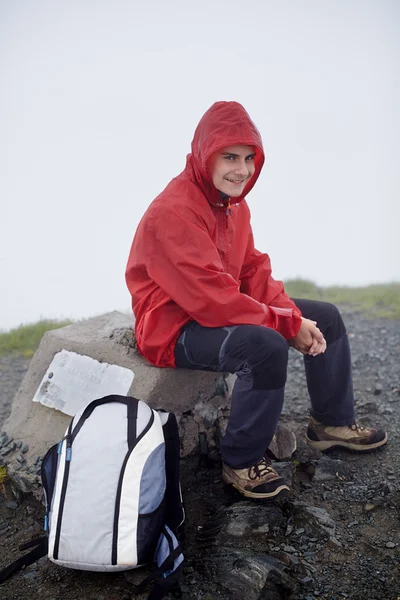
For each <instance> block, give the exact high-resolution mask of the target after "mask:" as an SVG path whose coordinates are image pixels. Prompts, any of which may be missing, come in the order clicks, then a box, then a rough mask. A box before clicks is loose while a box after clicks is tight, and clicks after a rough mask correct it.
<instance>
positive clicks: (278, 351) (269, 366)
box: [238, 325, 289, 389]
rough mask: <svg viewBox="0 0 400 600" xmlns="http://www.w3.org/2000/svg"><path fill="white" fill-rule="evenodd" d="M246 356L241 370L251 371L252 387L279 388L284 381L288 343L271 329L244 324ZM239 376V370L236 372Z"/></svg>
mask: <svg viewBox="0 0 400 600" xmlns="http://www.w3.org/2000/svg"><path fill="white" fill-rule="evenodd" d="M246 327H248V328H249V329H248V330H247V332H246V333H247V336H246V337H247V353H246V354H247V357H246V360H245V363H244V364H243V368H242V369H241V371H242V372H248V370H250V371H251V374H252V377H253V381H254V388H257V389H279V388H281V387H283V386H284V385H285V383H286V372H287V363H288V351H289V347H288V343H287V341H286V340H285V338H284V337H283V336H282V335H281V334H280V333H278V332H277V331H275V330H273V329H269V328H266V327H260V326H256V325H254V326H253V325H248V326H246ZM238 376H240V372H238Z"/></svg>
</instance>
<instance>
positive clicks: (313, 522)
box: [294, 502, 336, 541]
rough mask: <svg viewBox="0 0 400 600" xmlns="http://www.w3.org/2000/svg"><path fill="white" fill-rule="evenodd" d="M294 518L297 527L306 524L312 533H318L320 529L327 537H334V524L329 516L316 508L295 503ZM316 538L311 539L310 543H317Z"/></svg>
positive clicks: (323, 510) (321, 509)
mask: <svg viewBox="0 0 400 600" xmlns="http://www.w3.org/2000/svg"><path fill="white" fill-rule="evenodd" d="M294 518H295V521H296V524H297V525H300V524H301V525H303V524H304V523H308V524H309V525H310V526H311V527H312V529H313V531H314V532H320V530H321V529H322V530H323V531H324V532H325V533H327V534H328V535H329V537H334V536H335V530H336V524H335V521H334V520H333V519H332V517H331V516H330V514H329V513H328V512H327V511H326V510H325V509H324V508H320V507H318V506H310V505H307V504H305V503H302V502H296V503H295V511H294ZM317 540H318V538H311V539H310V541H317Z"/></svg>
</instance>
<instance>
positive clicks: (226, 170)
mask: <svg viewBox="0 0 400 600" xmlns="http://www.w3.org/2000/svg"><path fill="white" fill-rule="evenodd" d="M254 157H255V150H254V148H253V147H252V146H228V147H226V148H222V149H221V150H218V151H217V152H214V154H213V155H212V156H211V158H210V160H209V163H208V168H209V171H210V174H211V179H212V182H213V184H214V185H215V187H216V188H217V190H219V191H220V192H223V193H224V194H226V195H227V196H229V197H230V198H237V197H238V196H240V195H241V193H242V192H243V190H244V187H245V185H246V183H247V182H248V181H249V179H250V178H251V177H252V175H253V174H254V171H255V165H254Z"/></svg>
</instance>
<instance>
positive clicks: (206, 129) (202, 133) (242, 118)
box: [185, 102, 264, 204]
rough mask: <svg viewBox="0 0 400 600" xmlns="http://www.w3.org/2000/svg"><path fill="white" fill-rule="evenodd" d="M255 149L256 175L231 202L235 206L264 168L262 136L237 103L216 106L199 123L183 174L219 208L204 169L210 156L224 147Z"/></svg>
mask: <svg viewBox="0 0 400 600" xmlns="http://www.w3.org/2000/svg"><path fill="white" fill-rule="evenodd" d="M236 145H244V146H254V147H255V149H256V156H255V159H254V161H255V172H254V175H253V177H252V178H251V179H250V180H249V182H248V183H247V185H246V187H245V188H244V190H243V192H242V194H241V195H240V196H238V197H235V198H234V203H235V204H236V203H238V202H240V201H241V200H243V198H244V197H245V196H246V195H247V194H248V193H249V192H250V190H251V189H252V188H253V186H254V184H255V183H256V181H257V179H258V177H259V175H260V172H261V169H262V166H263V164H264V150H263V145H262V140H261V135H260V133H259V131H258V129H257V127H256V126H255V125H254V123H253V121H252V120H251V119H250V116H249V115H248V113H247V112H246V110H245V109H244V108H243V106H242V105H241V104H239V103H238V102H215V104H213V105H212V106H211V107H210V108H209V109H208V110H207V112H206V113H205V114H204V115H203V116H202V118H201V119H200V122H199V124H198V125H197V128H196V131H195V133H194V137H193V141H192V152H191V154H188V156H187V162H186V168H185V172H186V173H187V174H188V175H189V177H190V178H191V179H192V180H193V181H194V183H196V184H197V185H198V186H199V187H200V188H201V190H202V192H203V194H204V195H205V196H206V198H207V199H208V201H209V202H210V203H211V204H220V203H221V197H220V195H219V192H218V190H217V189H216V187H215V186H214V184H213V183H212V179H211V175H210V173H209V171H208V168H207V162H208V159H209V158H210V156H211V155H212V154H213V153H214V152H216V151H217V150H220V149H221V148H225V147H226V146H236Z"/></svg>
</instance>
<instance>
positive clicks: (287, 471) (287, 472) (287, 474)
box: [272, 462, 296, 487]
mask: <svg viewBox="0 0 400 600" xmlns="http://www.w3.org/2000/svg"><path fill="white" fill-rule="evenodd" d="M272 466H273V467H274V469H275V471H276V472H277V473H279V475H280V476H281V477H282V478H283V480H284V481H285V483H286V484H287V485H288V486H289V487H291V486H292V485H293V477H294V475H295V472H296V467H295V465H294V464H293V463H291V462H273V463H272Z"/></svg>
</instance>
